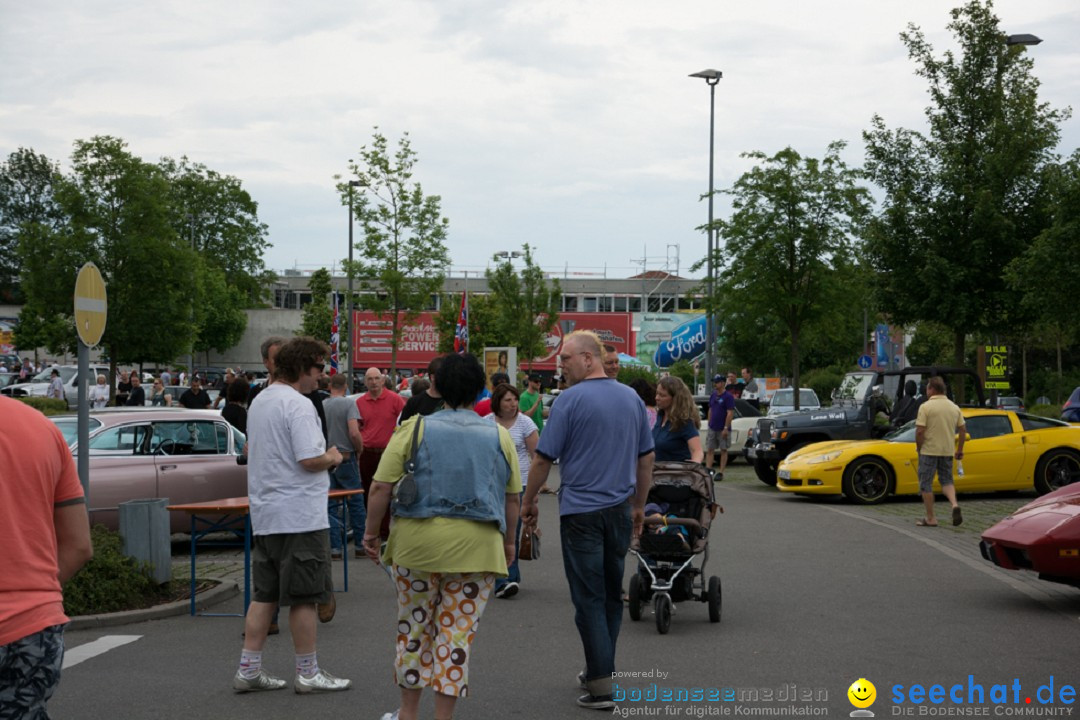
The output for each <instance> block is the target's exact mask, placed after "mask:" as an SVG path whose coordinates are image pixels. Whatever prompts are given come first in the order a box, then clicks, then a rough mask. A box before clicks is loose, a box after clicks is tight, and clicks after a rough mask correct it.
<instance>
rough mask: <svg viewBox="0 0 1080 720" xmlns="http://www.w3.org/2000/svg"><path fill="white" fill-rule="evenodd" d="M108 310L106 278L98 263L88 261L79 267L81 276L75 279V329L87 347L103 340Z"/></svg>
mask: <svg viewBox="0 0 1080 720" xmlns="http://www.w3.org/2000/svg"><path fill="white" fill-rule="evenodd" d="M107 310H108V295H107V294H106V292H105V280H104V279H102V277H101V271H99V270H98V269H97V265H95V264H94V263H92V262H88V263H86V264H85V265H83V266H82V267H81V268H80V269H79V277H78V278H77V279H76V280H75V329H76V330H78V332H79V339H80V340H82V341H83V343H84V344H85V345H86V346H87V347H93V346H95V345H97V344H98V343H99V342H101V336H102V335H103V334H104V333H105V320H106V319H107V315H108V312H107Z"/></svg>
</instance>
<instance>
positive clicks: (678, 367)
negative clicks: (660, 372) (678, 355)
mask: <svg viewBox="0 0 1080 720" xmlns="http://www.w3.org/2000/svg"><path fill="white" fill-rule="evenodd" d="M668 374H669V375H674V376H675V377H677V378H679V379H680V380H682V381H683V382H684V383H686V387H688V388H690V394H691V395H694V394H696V393H697V388H695V387H694V366H693V365H691V364H690V362H689V361H687V360H680V361H678V362H677V363H674V364H673V365H672V366H671V367H669V368H668ZM698 380H700V381H702V382H704V383H705V388H706V389H709V388H711V387H712V383H711V382H709V380H708V379H707V378H705V375H704V372H701V373H699V374H698Z"/></svg>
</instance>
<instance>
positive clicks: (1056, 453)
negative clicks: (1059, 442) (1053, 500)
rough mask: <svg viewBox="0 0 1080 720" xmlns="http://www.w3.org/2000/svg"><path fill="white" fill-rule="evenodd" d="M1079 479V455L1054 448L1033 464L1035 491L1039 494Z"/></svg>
mask: <svg viewBox="0 0 1080 720" xmlns="http://www.w3.org/2000/svg"><path fill="white" fill-rule="evenodd" d="M1077 480H1080V455H1078V454H1077V453H1076V451H1074V450H1067V449H1065V448H1056V449H1054V450H1051V451H1050V452H1048V453H1046V454H1045V455H1043V456H1042V457H1041V458H1039V463H1038V464H1037V465H1036V466H1035V491H1036V492H1038V493H1039V494H1040V495H1045V494H1046V493H1048V492H1051V491H1053V490H1057V489H1058V488H1061V487H1065V486H1066V485H1069V484H1071V483H1074V482H1076V481H1077Z"/></svg>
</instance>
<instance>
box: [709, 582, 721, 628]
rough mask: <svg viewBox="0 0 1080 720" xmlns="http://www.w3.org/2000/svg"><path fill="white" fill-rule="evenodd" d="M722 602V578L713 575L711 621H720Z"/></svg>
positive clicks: (710, 586) (710, 589) (710, 592)
mask: <svg viewBox="0 0 1080 720" xmlns="http://www.w3.org/2000/svg"><path fill="white" fill-rule="evenodd" d="M721 602H722V597H721V595H720V578H719V577H717V576H716V575H713V576H712V577H711V578H709V622H714V623H718V622H720V607H721Z"/></svg>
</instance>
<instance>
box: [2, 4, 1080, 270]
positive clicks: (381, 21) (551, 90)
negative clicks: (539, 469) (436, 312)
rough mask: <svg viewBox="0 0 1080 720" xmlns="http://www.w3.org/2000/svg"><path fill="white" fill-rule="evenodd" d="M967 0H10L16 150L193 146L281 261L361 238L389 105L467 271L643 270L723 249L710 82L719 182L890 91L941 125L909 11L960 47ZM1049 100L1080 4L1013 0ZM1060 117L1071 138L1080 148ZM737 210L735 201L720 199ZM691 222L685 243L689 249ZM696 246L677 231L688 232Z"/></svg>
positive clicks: (174, 150)
mask: <svg viewBox="0 0 1080 720" xmlns="http://www.w3.org/2000/svg"><path fill="white" fill-rule="evenodd" d="M955 4H959V0H955V2H949V1H947V0H905V1H904V2H893V1H891V0H873V1H870V0H819V1H816V2H809V1H807V0H802V1H797V0H768V1H767V2H739V3H733V2H718V1H716V0H713V1H712V2H703V1H699V0H693V1H683V0H678V1H676V2H670V3H661V2H656V1H655V0H649V1H648V2H644V1H640V0H602V1H594V0H578V1H575V2H571V1H570V0H531V1H530V2H514V1H513V0H502V1H498V2H496V1H491V0H440V1H438V2H428V1H421V0H393V1H384V2H372V1H368V0H362V1H358V0H336V1H335V2H323V1H321V0H308V2H304V3H296V2H290V3H284V2H274V1H273V0H263V1H262V2H251V1H248V0H230V2H220V1H217V0H215V1H213V2H206V1H204V0H187V1H186V2H144V3H137V2H131V1H128V2H122V1H121V0H83V1H82V2H78V3H72V2H59V1H57V0H35V1H34V2H17V0H0V152H2V153H3V155H4V156H5V157H6V156H7V154H8V153H10V152H11V151H13V150H14V149H16V148H17V147H20V146H22V147H30V148H33V149H34V150H36V151H38V152H41V153H44V154H46V155H48V156H49V157H51V158H53V159H55V160H59V161H60V162H61V164H62V166H63V167H64V168H65V169H67V167H68V158H69V156H70V154H71V150H72V142H73V141H74V140H76V139H87V138H90V137H92V136H93V135H99V134H108V135H116V136H119V137H121V138H123V139H124V140H126V141H127V142H128V143H129V148H130V150H131V151H132V152H133V153H135V154H137V155H139V156H141V157H143V158H144V159H146V160H149V161H156V160H157V159H158V158H159V157H161V156H163V155H169V156H172V157H179V156H181V155H187V156H189V157H190V158H192V159H193V160H195V161H198V162H202V163H205V164H206V165H207V166H209V167H210V168H213V169H215V170H217V171H219V172H222V173H227V174H231V175H235V176H237V177H239V178H240V179H241V180H242V181H243V184H244V186H245V187H246V188H247V190H248V191H249V192H250V193H251V194H252V196H253V197H254V198H255V199H256V201H257V202H258V203H259V215H260V217H261V219H262V220H263V221H264V222H266V223H267V224H268V225H269V227H270V241H271V242H272V243H273V248H271V249H270V250H269V252H268V253H267V255H266V263H267V265H268V267H270V268H272V269H275V270H278V271H280V270H282V269H284V268H289V267H296V268H300V269H304V270H311V269H314V268H316V267H320V266H323V265H326V266H330V265H331V264H333V263H335V262H338V261H340V259H341V258H343V257H344V256H345V255H346V253H347V252H348V249H347V232H348V226H347V210H346V209H345V208H343V207H342V206H341V205H340V201H339V198H338V197H337V195H336V193H335V191H334V180H333V176H334V175H335V174H336V173H341V172H344V171H345V169H346V164H347V161H348V159H349V158H352V157H357V156H358V150H359V148H360V147H361V146H362V145H364V144H366V143H368V142H369V141H370V138H371V133H372V128H373V126H376V125H378V126H379V127H380V128H381V130H382V131H383V132H384V133H385V134H386V135H387V136H388V137H390V138H391V140H392V141H394V142H396V139H397V138H398V137H399V136H400V134H401V133H402V132H404V131H408V132H409V133H410V135H411V137H412V143H413V148H414V150H416V151H417V152H418V154H419V164H418V166H417V173H416V177H417V179H419V180H420V182H421V183H422V185H423V187H424V190H425V192H427V193H428V194H437V195H440V196H442V207H443V212H444V214H445V215H446V216H447V217H448V218H449V219H450V234H449V239H448V247H449V251H450V256H451V260H452V263H453V267H454V270H455V272H456V273H457V272H460V271H463V270H468V271H470V273H471V272H475V271H479V270H481V269H482V268H483V267H484V266H485V265H486V264H487V263H488V262H489V260H490V257H491V254H492V253H494V252H496V251H499V250H514V249H518V248H520V246H521V245H522V244H523V243H526V242H527V243H529V244H530V245H532V246H534V247H535V248H536V256H537V260H538V262H539V263H540V264H541V265H542V266H544V267H545V268H546V269H555V268H560V269H568V270H569V272H580V273H594V272H595V273H603V272H605V266H606V272H607V274H608V276H609V277H626V276H628V275H631V274H634V273H636V272H639V271H640V270H641V268H642V265H641V264H640V263H641V260H642V258H643V257H647V258H648V268H649V269H660V268H661V267H664V264H665V262H666V260H665V259H666V258H667V259H668V260H667V262H668V268H669V269H671V270H672V271H674V270H675V257H676V254H677V255H678V258H679V269H680V270H681V271H682V274H684V275H690V274H691V273H689V266H690V265H691V264H692V263H693V262H694V261H696V260H697V259H699V258H701V257H702V256H703V255H704V250H705V242H706V241H705V236H704V235H703V234H702V233H700V232H699V231H697V230H695V228H696V227H697V226H698V225H701V224H702V223H704V222H705V220H706V218H707V206H706V204H705V203H704V202H703V201H700V200H699V197H700V195H701V194H703V193H704V192H705V191H706V190H707V188H708V140H709V136H708V132H709V93H708V89H707V87H706V85H705V82H704V81H703V80H699V79H692V78H689V77H687V76H688V75H689V74H690V73H692V72H696V71H698V70H703V69H705V68H715V69H718V70H721V71H722V72H723V73H724V79H723V80H721V81H720V83H719V85H718V86H717V89H716V164H715V168H716V181H715V182H716V186H717V188H724V187H728V186H730V185H731V183H732V182H733V181H734V180H735V179H736V178H737V177H738V176H739V174H741V173H742V172H744V171H745V170H747V169H748V167H749V165H748V161H747V160H745V159H743V158H740V157H739V155H740V153H742V152H746V151H750V150H761V151H764V152H766V153H769V154H772V153H775V152H776V151H777V150H780V149H781V148H783V147H785V146H787V145H791V146H793V147H794V148H795V149H796V150H798V151H799V152H801V153H804V154H814V155H818V156H820V155H822V154H823V153H824V151H825V148H826V146H827V144H828V143H829V142H830V141H833V140H845V141H847V142H848V143H849V147H848V150H847V153H846V156H845V157H846V158H847V159H848V161H849V162H851V163H852V164H861V162H862V159H863V146H862V138H861V131H862V130H863V129H864V128H866V127H867V126H868V124H869V120H870V118H871V116H872V115H873V114H874V113H878V114H880V115H882V116H883V117H884V118H885V120H886V122H887V123H888V124H889V125H890V126H891V127H897V126H906V127H912V128H919V129H921V128H922V127H923V114H922V113H923V109H924V107H925V105H926V102H927V101H926V92H925V91H926V87H925V83H924V82H923V81H921V80H920V79H919V78H917V77H915V75H914V72H913V71H914V68H915V66H914V64H913V63H912V62H911V61H910V60H908V58H907V52H906V49H905V48H904V46H903V45H902V43H901V41H900V39H899V37H898V35H899V33H900V32H901V31H902V30H903V29H904V28H905V26H906V25H907V23H909V22H913V23H915V24H917V25H919V26H920V27H921V28H922V29H923V31H924V32H925V33H926V35H927V37H928V38H929V40H930V41H931V43H932V44H933V45H934V46H935V49H936V50H937V51H938V52H939V54H940V51H942V50H944V49H946V48H947V47H949V46H950V45H951V37H950V36H949V35H948V33H947V32H946V31H945V25H946V24H947V22H948V21H949V14H948V10H949V8H950V7H952V6H953V5H955ZM995 10H996V12H997V14H998V16H999V17H1000V18H1001V20H1002V28H1003V29H1004V30H1005V31H1006V32H1009V33H1021V32H1024V33H1033V34H1035V35H1038V36H1039V37H1041V38H1042V39H1043V40H1044V42H1043V44H1042V45H1039V46H1037V47H1034V48H1029V49H1028V52H1030V53H1031V54H1032V55H1033V56H1034V58H1035V72H1036V74H1037V76H1038V77H1039V78H1040V80H1041V81H1042V98H1043V99H1044V100H1046V101H1048V102H1049V103H1051V105H1053V106H1055V107H1062V106H1066V105H1076V104H1078V103H1077V98H1078V97H1080V46H1078V44H1077V41H1076V39H1077V38H1078V37H1080V4H1077V3H1076V2H1075V0H1047V1H1041V0H1039V1H1036V0H999V2H997V4H996V7H995ZM1078 123H1080V121H1078V120H1077V119H1076V118H1073V119H1071V120H1069V121H1068V122H1067V123H1066V124H1065V125H1064V126H1063V133H1062V145H1061V148H1060V150H1061V151H1062V152H1063V153H1070V152H1072V151H1073V150H1074V149H1076V148H1077V147H1080V124H1078ZM727 212H728V206H727V203H726V201H725V200H723V199H721V200H719V202H718V204H717V209H716V213H717V215H718V216H723V215H725V214H726V213H727ZM669 246H670V247H669ZM676 246H677V247H676Z"/></svg>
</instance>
